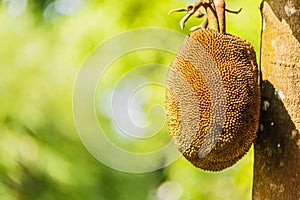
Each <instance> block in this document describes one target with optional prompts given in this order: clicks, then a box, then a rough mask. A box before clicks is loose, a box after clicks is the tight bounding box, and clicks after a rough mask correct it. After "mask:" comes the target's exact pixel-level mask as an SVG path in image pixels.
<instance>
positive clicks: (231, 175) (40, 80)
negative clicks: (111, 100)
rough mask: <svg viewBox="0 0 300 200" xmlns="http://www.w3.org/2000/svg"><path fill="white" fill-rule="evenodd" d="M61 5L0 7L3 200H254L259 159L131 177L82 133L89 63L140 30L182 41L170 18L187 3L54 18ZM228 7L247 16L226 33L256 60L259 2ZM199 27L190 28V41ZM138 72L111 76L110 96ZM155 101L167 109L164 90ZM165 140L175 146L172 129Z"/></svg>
mask: <svg viewBox="0 0 300 200" xmlns="http://www.w3.org/2000/svg"><path fill="white" fill-rule="evenodd" d="M16 2H17V3H16ZM18 2H19V3H20V2H25V3H26V2H27V4H26V5H27V6H26V8H25V9H24V10H22V9H21V11H20V10H19V11H18V10H17V11H18V12H17V11H16V10H14V9H13V8H14V7H13V6H12V4H13V3H16V4H18ZM57 2H59V1H41V0H35V1H34V0H28V1H17V0H10V1H9V0H5V1H4V0H3V1H2V4H1V5H0V38H1V40H0V44H1V48H0V63H1V66H0V159H1V160H0V199H4V200H14V199H42V200H47V199H49V200H50V199H101V200H102V199H104V200H105V199H111V200H126V199H137V200H140V199H147V200H158V199H170V200H171V199H172V200H173V199H182V200H186V199H220V200H221V199H239V200H240V199H250V197H251V187H252V166H253V151H252V150H251V151H250V152H249V153H248V154H247V155H246V156H245V157H244V158H243V159H242V160H241V161H239V162H238V163H237V164H236V165H235V166H233V167H231V168H229V169H226V170H224V171H222V172H219V173H211V172H206V171H202V170H199V169H196V168H194V167H193V166H192V165H191V164H189V163H188V162H187V161H186V160H185V159H183V158H180V159H178V160H177V161H176V162H174V163H173V164H171V165H170V166H168V167H166V168H164V169H162V170H158V171H155V172H151V173H145V174H130V173H124V172H119V171H116V170H114V169H111V168H109V167H107V166H105V165H103V164H102V163H100V162H98V161H97V160H96V159H95V158H94V157H92V156H91V155H90V154H89V152H88V151H87V150H86V149H85V147H84V146H83V144H82V143H81V141H80V139H79V137H78V134H77V132H76V128H75V124H74V121H73V113H72V92H73V84H74V82H75V79H76V76H77V73H78V71H79V69H80V66H81V64H82V63H83V61H84V59H85V58H86V57H87V56H88V55H89V53H90V52H91V51H92V50H93V49H94V48H95V47H96V46H97V45H98V44H100V43H101V42H103V41H105V40H107V39H108V38H110V37H112V36H113V35H115V34H118V33H121V32H123V31H126V30H130V29H133V28H142V27H162V28H168V29H173V30H177V31H181V30H180V28H179V25H178V21H179V19H180V17H181V16H182V14H174V15H172V16H168V15H167V13H168V11H169V10H170V9H172V8H177V7H185V6H186V4H187V3H188V1H186V2H184V1H183V0H171V1H158V0H156V1H138V0H124V1H108V0H88V1H81V4H80V6H78V7H77V8H75V9H74V10H73V11H72V12H71V13H68V14H66V13H62V12H59V11H57V10H56V8H55V3H57ZM226 2H227V7H228V8H229V9H234V10H237V9H239V8H243V10H242V12H241V13H240V14H239V15H233V14H227V30H228V32H229V33H231V34H235V35H238V36H240V37H242V38H244V39H247V40H249V41H250V42H251V43H252V44H253V46H254V47H255V50H256V52H257V53H259V42H260V41H259V38H260V27H261V25H260V14H259V2H260V1H258V0H255V1H253V0H246V1H238V0H228V1H226ZM15 9H16V8H15ZM198 23H199V21H198V20H196V19H191V21H189V22H188V24H187V28H186V30H184V31H183V32H184V33H186V34H188V31H187V30H188V28H189V27H191V26H193V25H197V24H198ZM178 43H181V41H178ZM142 56H144V57H147V59H148V60H154V61H153V62H159V63H161V64H164V65H169V63H170V62H171V59H172V57H173V55H166V54H162V55H161V54H158V53H157V52H156V53H153V52H150V53H149V52H147V51H146V52H144V53H143V54H142ZM136 62H141V63H142V61H141V60H138V59H136V58H135V57H133V58H132V59H124V61H122V67H121V68H120V69H118V70H116V71H113V72H111V73H108V75H107V76H108V77H107V80H111V81H106V82H105V83H104V87H106V88H111V86H110V84H113V83H114V80H116V79H117V78H118V77H119V76H121V75H122V74H124V73H126V71H128V70H129V69H130V68H131V66H132V64H133V63H134V64H136ZM156 75H157V73H149V74H146V75H145V76H156ZM163 76H165V74H163ZM155 90H156V89H155ZM100 93H101V92H100ZM155 94H156V95H155V96H154V97H152V98H151V99H150V101H152V100H153V101H156V102H159V103H161V104H163V99H164V90H162V89H157V93H155ZM148 104H151V102H148V103H147V104H146V105H145V107H144V108H145V112H147V108H148V107H149V105H148ZM101 120H102V121H107V122H109V123H108V125H107V127H106V128H107V130H110V131H109V134H110V135H111V137H114V134H115V133H114V129H112V128H110V126H112V125H111V124H112V123H113V122H112V119H109V118H105V117H103V116H102V115H101V114H99V121H101ZM162 134H164V135H165V137H168V136H167V135H168V132H167V128H166V127H164V128H163V129H162ZM121 142H122V141H121ZM137 148H141V147H140V146H138V147H137Z"/></svg>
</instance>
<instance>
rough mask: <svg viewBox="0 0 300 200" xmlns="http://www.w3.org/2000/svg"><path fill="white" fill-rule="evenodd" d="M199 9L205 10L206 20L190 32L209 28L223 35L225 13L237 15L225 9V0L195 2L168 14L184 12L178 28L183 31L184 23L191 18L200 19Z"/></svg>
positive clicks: (200, 0)
mask: <svg viewBox="0 0 300 200" xmlns="http://www.w3.org/2000/svg"><path fill="white" fill-rule="evenodd" d="M200 7H204V9H205V10H206V16H207V17H206V19H207V21H204V23H203V24H201V25H200V26H197V27H193V28H192V29H191V30H197V29H199V28H201V27H204V28H206V27H209V28H211V29H214V30H215V31H218V32H221V33H225V11H228V12H231V13H238V12H239V11H230V10H227V9H225V0H197V1H196V2H195V3H194V4H191V5H188V6H187V7H186V8H185V9H181V8H180V9H173V10H171V11H170V12H169V14H171V13H173V12H182V11H186V12H187V13H186V15H185V16H183V18H182V19H181V21H180V27H181V28H182V29H184V26H185V22H186V21H187V20H188V19H189V18H190V17H191V16H192V15H195V16H196V17H198V18H200V17H202V16H203V15H204V14H203V13H202V12H201V11H200V10H199V8H200Z"/></svg>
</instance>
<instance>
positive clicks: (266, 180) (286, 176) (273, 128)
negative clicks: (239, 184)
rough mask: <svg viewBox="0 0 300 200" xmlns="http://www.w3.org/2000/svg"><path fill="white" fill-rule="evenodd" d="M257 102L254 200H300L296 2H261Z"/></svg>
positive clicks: (299, 0)
mask: <svg viewBox="0 0 300 200" xmlns="http://www.w3.org/2000/svg"><path fill="white" fill-rule="evenodd" d="M261 13H262V19H263V27H262V42H261V72H262V81H261V87H262V101H261V106H262V108H261V117H260V128H259V131H258V135H257V139H256V140H255V142H254V180H253V192H252V196H253V199H255V200H259V199H270V200H273V199H274V200H275V199H276V200H281V199H282V200H299V199H300V131H299V130H300V43H299V40H300V0H266V1H263V2H262V6H261Z"/></svg>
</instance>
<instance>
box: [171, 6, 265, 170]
mask: <svg viewBox="0 0 300 200" xmlns="http://www.w3.org/2000/svg"><path fill="white" fill-rule="evenodd" d="M221 1H222V0H218V1H215V3H217V2H218V3H220V2H221ZM201 2H202V1H201ZM195 4H196V3H195ZM195 4H194V5H195ZM223 5H224V9H223V11H222V12H223V14H224V12H225V4H223ZM214 6H216V5H214ZM221 14H222V13H221ZM208 19H209V18H208ZM217 21H218V22H219V20H217ZM210 22H211V21H208V23H210ZM218 27H221V26H218ZM224 29H225V26H224ZM166 110H167V121H168V127H169V130H170V135H171V136H172V138H173V140H174V142H175V144H176V145H177V147H178V149H179V150H180V151H181V152H182V154H183V155H184V156H185V157H186V158H187V159H188V160H189V161H190V162H191V163H192V164H193V165H195V166H196V167H199V168H202V169H204V170H210V171H220V170H222V169H225V168H227V167H230V166H232V165H233V164H234V163H236V162H237V161H238V160H239V159H240V158H241V157H242V156H243V155H244V154H245V153H246V152H247V151H248V150H249V148H250V146H251V144H252V142H253V141H254V139H255V137H256V132H257V129H258V124H259V123H258V120H259V113H260V89H259V84H258V69H257V64H256V56H255V52H254V49H253V47H252V46H251V44H250V43H249V42H247V41H246V40H243V39H240V38H238V37H237V36H232V35H229V34H226V33H220V32H219V29H217V30H216V29H214V30H213V29H207V28H201V29H198V30H196V31H194V32H192V33H191V35H190V36H189V37H188V38H187V39H186V40H185V41H184V43H183V44H182V47H181V49H180V50H179V53H178V54H177V55H176V56H175V58H174V60H173V61H172V63H171V67H170V69H169V73H168V77H167V90H166Z"/></svg>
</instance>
